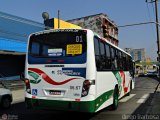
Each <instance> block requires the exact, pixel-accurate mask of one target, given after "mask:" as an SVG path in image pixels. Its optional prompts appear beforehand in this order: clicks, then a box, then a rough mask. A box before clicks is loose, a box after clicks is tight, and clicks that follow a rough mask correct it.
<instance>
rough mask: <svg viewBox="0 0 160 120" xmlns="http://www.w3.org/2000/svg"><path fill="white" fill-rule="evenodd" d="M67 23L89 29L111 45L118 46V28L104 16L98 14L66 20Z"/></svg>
mask: <svg viewBox="0 0 160 120" xmlns="http://www.w3.org/2000/svg"><path fill="white" fill-rule="evenodd" d="M67 22H70V23H73V24H76V25H78V26H81V27H82V28H86V29H91V30H93V31H94V32H96V33H97V34H99V35H100V36H102V37H104V38H106V39H107V40H108V41H110V42H111V43H113V44H115V45H116V46H118V43H119V41H118V27H117V25H116V24H115V23H114V22H113V21H111V20H110V19H109V18H108V16H107V15H106V14H103V13H100V14H96V15H91V16H86V17H81V18H77V19H72V20H68V21H67Z"/></svg>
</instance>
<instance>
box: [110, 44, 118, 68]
mask: <svg viewBox="0 0 160 120" xmlns="http://www.w3.org/2000/svg"><path fill="white" fill-rule="evenodd" d="M111 62H112V63H111V64H112V65H111V68H112V70H116V69H117V58H116V49H115V48H113V47H111Z"/></svg>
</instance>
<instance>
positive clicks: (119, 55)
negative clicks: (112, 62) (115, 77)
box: [117, 51, 123, 70]
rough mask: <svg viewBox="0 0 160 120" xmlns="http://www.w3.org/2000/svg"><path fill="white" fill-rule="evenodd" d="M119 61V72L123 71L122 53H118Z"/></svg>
mask: <svg viewBox="0 0 160 120" xmlns="http://www.w3.org/2000/svg"><path fill="white" fill-rule="evenodd" d="M117 56H118V59H117V67H118V69H119V70H123V64H122V63H123V60H122V52H121V51H118V53H117Z"/></svg>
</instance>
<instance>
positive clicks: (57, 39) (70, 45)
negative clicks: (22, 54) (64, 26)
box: [29, 32, 86, 57]
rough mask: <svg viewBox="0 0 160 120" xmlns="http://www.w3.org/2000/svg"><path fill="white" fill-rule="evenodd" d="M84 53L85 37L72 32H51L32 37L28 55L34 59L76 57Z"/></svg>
mask: <svg viewBox="0 0 160 120" xmlns="http://www.w3.org/2000/svg"><path fill="white" fill-rule="evenodd" d="M85 51H86V35H85V34H84V33H83V34H82V33H72V32H55V33H54V32H53V33H50V34H42V35H38V36H32V37H31V38H30V44H29V54H30V55H33V56H36V57H59V56H73V57H74V56H78V55H81V54H83V53H84V52H85Z"/></svg>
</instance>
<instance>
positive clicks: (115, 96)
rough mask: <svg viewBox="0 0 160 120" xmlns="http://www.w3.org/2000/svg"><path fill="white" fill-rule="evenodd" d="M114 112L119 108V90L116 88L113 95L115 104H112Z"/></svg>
mask: <svg viewBox="0 0 160 120" xmlns="http://www.w3.org/2000/svg"><path fill="white" fill-rule="evenodd" d="M111 107H112V110H116V109H117V108H118V88H115V90H114V94H113V104H112V106H111Z"/></svg>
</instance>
